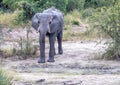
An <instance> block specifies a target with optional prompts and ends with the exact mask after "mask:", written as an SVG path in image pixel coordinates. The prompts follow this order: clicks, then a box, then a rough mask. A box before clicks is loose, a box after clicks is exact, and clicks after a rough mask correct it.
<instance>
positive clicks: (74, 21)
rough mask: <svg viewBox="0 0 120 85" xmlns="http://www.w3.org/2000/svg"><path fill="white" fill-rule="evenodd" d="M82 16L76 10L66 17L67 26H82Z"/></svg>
mask: <svg viewBox="0 0 120 85" xmlns="http://www.w3.org/2000/svg"><path fill="white" fill-rule="evenodd" d="M80 18H81V14H80V12H79V11H78V10H74V11H72V12H70V13H69V14H67V15H65V17H64V22H65V24H66V25H81V21H80Z"/></svg>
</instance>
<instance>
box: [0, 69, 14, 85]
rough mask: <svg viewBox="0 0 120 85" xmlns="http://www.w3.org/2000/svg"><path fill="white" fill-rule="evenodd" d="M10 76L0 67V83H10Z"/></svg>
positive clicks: (6, 84)
mask: <svg viewBox="0 0 120 85" xmlns="http://www.w3.org/2000/svg"><path fill="white" fill-rule="evenodd" d="M11 80H12V78H11V77H9V76H8V74H7V73H5V71H4V70H2V69H1V68H0V85H11Z"/></svg>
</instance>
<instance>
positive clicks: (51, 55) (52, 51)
mask: <svg viewBox="0 0 120 85" xmlns="http://www.w3.org/2000/svg"><path fill="white" fill-rule="evenodd" d="M49 43H50V50H49V59H48V62H54V61H55V60H54V55H55V46H54V44H55V34H52V35H50V36H49Z"/></svg>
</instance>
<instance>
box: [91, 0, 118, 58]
mask: <svg viewBox="0 0 120 85" xmlns="http://www.w3.org/2000/svg"><path fill="white" fill-rule="evenodd" d="M114 3H115V4H114V5H113V6H111V7H109V8H108V7H103V8H101V9H100V11H98V12H96V13H95V14H94V15H93V17H92V18H93V19H94V20H93V21H94V22H95V23H94V26H97V27H99V29H101V30H102V31H103V32H104V33H106V34H107V35H108V36H109V37H110V38H111V39H112V42H111V43H110V44H109V45H110V46H109V48H108V50H107V52H106V53H105V56H104V57H108V58H113V57H115V56H118V57H120V45H119V44H120V10H119V9H120V2H119V0H118V1H116V2H114Z"/></svg>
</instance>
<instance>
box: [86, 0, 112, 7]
mask: <svg viewBox="0 0 120 85" xmlns="http://www.w3.org/2000/svg"><path fill="white" fill-rule="evenodd" d="M113 1H114V0H85V4H84V8H89V7H90V8H91V7H92V8H98V7H103V6H106V7H108V6H111V5H112V4H113Z"/></svg>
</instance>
